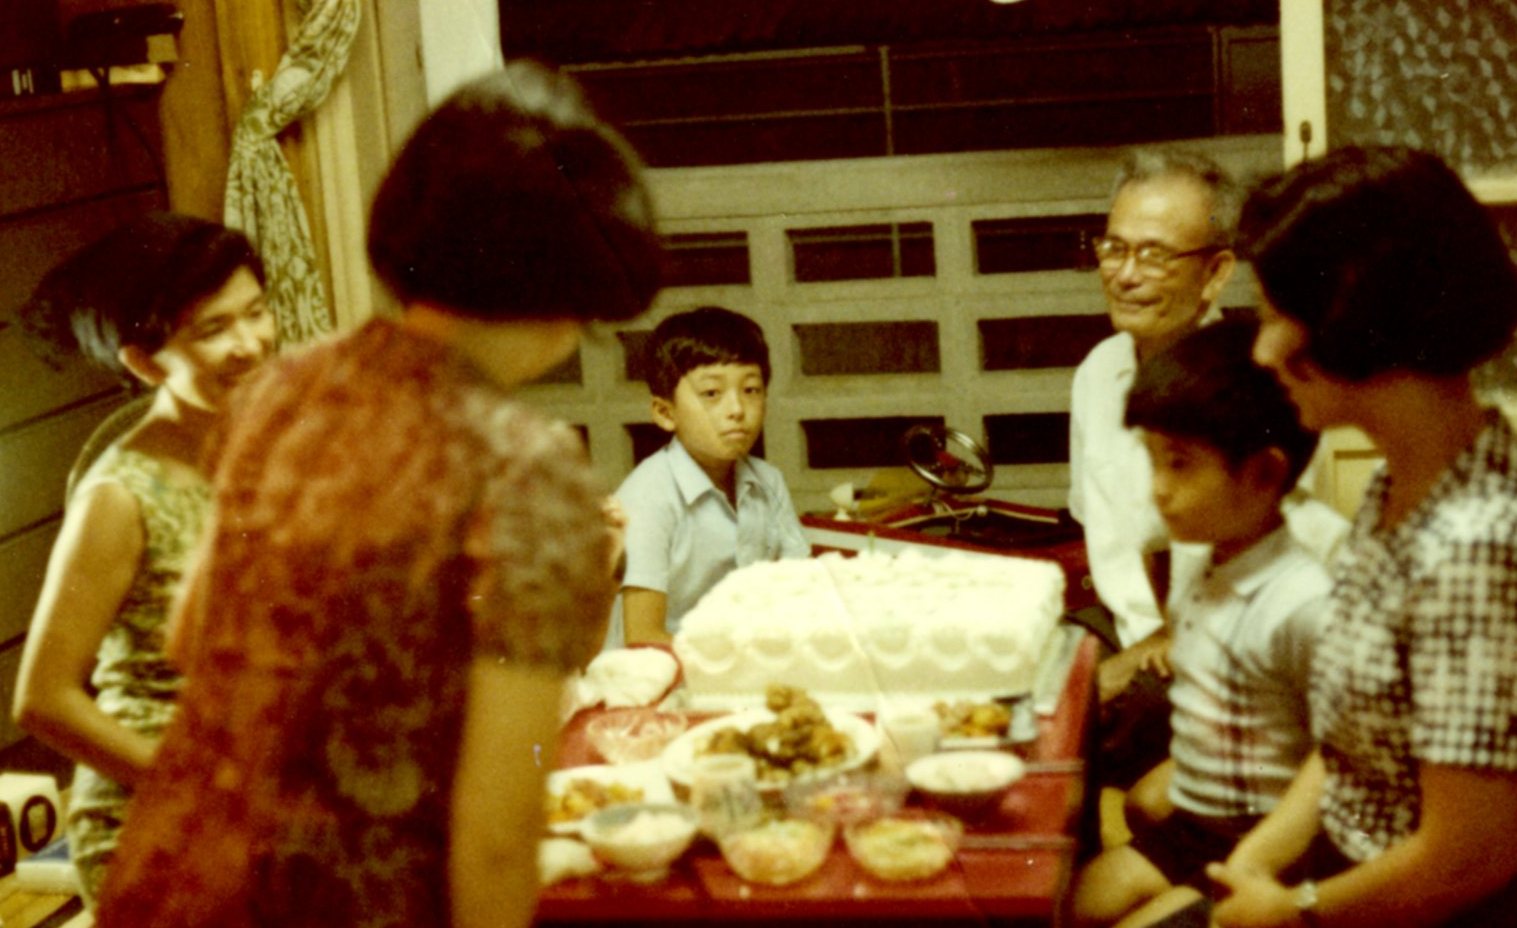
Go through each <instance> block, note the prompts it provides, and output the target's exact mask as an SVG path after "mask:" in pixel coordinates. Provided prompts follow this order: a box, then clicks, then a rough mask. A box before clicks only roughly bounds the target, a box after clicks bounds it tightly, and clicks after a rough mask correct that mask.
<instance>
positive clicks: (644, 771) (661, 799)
mask: <svg viewBox="0 0 1517 928" xmlns="http://www.w3.org/2000/svg"><path fill="white" fill-rule="evenodd" d="M576 780H588V781H590V782H592V783H597V784H601V785H603V786H606V787H608V788H610V787H620V791H618V792H617V794H616V797H615V798H616V799H617V800H619V801H614V802H607V803H605V804H603V805H597V806H595V807H592V808H587V809H585V810H584V812H583V814H581V815H578V816H575V817H573V818H570V819H566V820H564V821H560V822H549V823H548V831H549V832H550V833H552V834H556V835H577V834H579V833H580V831H581V829H582V827H583V825H584V820H585V819H586V818H587V817H589V816H590V815H591V814H593V813H594V812H595V811H597V809H600V808H606V807H608V806H611V805H619V804H622V803H626V802H642V803H670V802H674V801H675V798H674V790H673V789H672V788H671V787H670V786H669V778H668V777H666V776H664V770H663V767H662V765H660V764H659V762H658V761H656V760H653V761H643V762H641V763H636V764H618V765H615V766H612V765H610V764H590V765H587V766H583V767H565V768H564V769H562V770H555V771H553V772H552V773H550V774H548V779H547V784H546V789H545V791H544V792H545V796H544V799H545V801H547V802H548V803H550V804H551V803H552V802H553V800H554V797H562V796H563V795H564V794H565V792H566V791H568V790H569V789H570V788H571V787H572V785H573V784H574V782H575V781H576Z"/></svg>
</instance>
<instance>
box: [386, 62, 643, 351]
mask: <svg viewBox="0 0 1517 928" xmlns="http://www.w3.org/2000/svg"><path fill="white" fill-rule="evenodd" d="M641 170H642V169H641V165H640V163H639V161H638V158H637V155H636V154H635V153H634V152H633V151H632V149H631V147H629V146H628V145H627V143H626V142H625V141H624V140H623V139H622V138H621V136H620V135H618V134H617V133H616V132H615V131H614V130H613V129H611V128H610V127H609V126H607V125H606V124H605V123H603V122H601V121H600V120H599V119H598V118H597V117H596V116H595V114H594V113H593V112H592V111H591V109H590V107H589V105H588V104H587V103H586V102H585V100H584V97H583V96H582V94H581V92H580V89H579V87H578V85H577V84H576V83H575V82H574V81H573V79H571V78H570V77H568V76H566V75H563V74H560V73H557V72H555V71H553V70H550V69H549V68H547V67H545V66H543V65H540V64H536V63H533V62H529V61H517V62H512V63H510V64H508V65H506V67H505V68H504V69H503V70H500V71H497V72H495V73H492V74H490V75H487V76H485V77H483V78H479V79H477V80H475V81H472V82H471V83H469V84H466V85H464V86H463V87H462V88H461V89H459V90H458V91H456V92H455V93H454V94H453V95H452V96H450V97H449V98H448V99H447V100H446V101H444V102H443V104H442V105H441V106H440V107H438V108H437V109H436V110H435V111H434V112H433V113H432V114H431V115H430V116H428V117H427V118H426V119H425V120H424V121H423V122H422V124H421V125H420V126H419V127H418V128H417V129H416V131H415V133H413V134H412V136H411V138H410V139H409V140H408V141H407V142H406V144H405V147H404V148H403V149H401V152H400V155H399V156H398V157H397V158H396V159H395V163H394V165H392V166H391V168H390V171H389V173H388V174H387V175H386V176H385V179H384V181H383V183H381V185H380V188H379V192H378V194H377V195H376V196H375V199H374V207H373V211H372V213H371V215H370V218H369V260H370V261H371V262H372V263H373V265H374V270H375V271H376V272H377V273H378V275H379V277H380V279H381V280H383V281H384V283H385V285H386V286H388V287H389V288H390V290H391V291H392V292H393V293H394V294H395V296H396V297H398V298H399V299H400V300H401V301H402V302H403V303H426V304H428V305H431V306H434V307H436V308H438V309H442V310H445V311H448V312H453V313H457V314H459V315H463V316H470V317H474V318H479V319H510V318H561V317H573V318H579V319H584V320H587V321H588V320H596V319H601V320H622V319H629V318H631V317H633V316H635V315H637V314H638V313H640V312H642V311H643V310H644V309H646V308H647V306H648V303H649V301H650V300H651V299H652V298H653V294H654V293H655V292H656V291H657V289H658V276H659V275H658V268H659V253H660V250H659V242H658V238H657V236H656V235H655V234H654V231H653V215H652V210H651V208H650V205H649V202H648V194H647V191H646V190H645V188H644V187H643V184H642V180H641Z"/></svg>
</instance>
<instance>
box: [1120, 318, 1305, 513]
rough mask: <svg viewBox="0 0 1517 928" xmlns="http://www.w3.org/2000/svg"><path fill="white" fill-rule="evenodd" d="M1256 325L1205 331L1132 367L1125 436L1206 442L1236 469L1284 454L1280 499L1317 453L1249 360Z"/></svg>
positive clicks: (1268, 378) (1266, 376)
mask: <svg viewBox="0 0 1517 928" xmlns="http://www.w3.org/2000/svg"><path fill="white" fill-rule="evenodd" d="M1258 331H1259V323H1258V320H1257V319H1254V318H1251V317H1249V316H1231V317H1228V318H1225V319H1223V320H1221V321H1220V322H1215V323H1213V324H1211V325H1204V326H1202V327H1201V328H1199V329H1197V330H1196V331H1194V332H1191V333H1190V334H1189V335H1186V336H1185V337H1184V338H1182V339H1180V340H1179V341H1177V342H1175V343H1174V344H1173V345H1171V346H1170V347H1169V348H1167V349H1166V350H1164V351H1162V352H1160V353H1159V354H1157V355H1154V356H1153V357H1151V358H1149V359H1148V360H1146V361H1144V362H1143V363H1142V364H1141V365H1139V367H1138V374H1137V377H1136V378H1135V379H1134V380H1133V385H1132V390H1131V391H1130V392H1129V393H1128V395H1127V415H1126V417H1125V420H1124V421H1125V422H1126V424H1127V427H1128V428H1141V429H1148V430H1150V431H1154V432H1160V433H1163V434H1165V435H1174V436H1176V437H1180V438H1189V439H1193V440H1195V441H1201V442H1205V443H1206V444H1208V445H1210V446H1212V447H1213V448H1216V449H1217V450H1218V451H1220V452H1221V453H1222V456H1223V458H1224V459H1226V461H1227V463H1228V466H1229V467H1232V468H1237V467H1239V466H1241V465H1242V464H1243V463H1244V462H1245V461H1247V460H1248V459H1249V458H1250V457H1252V456H1253V455H1255V454H1257V453H1259V452H1260V451H1263V450H1265V449H1267V448H1279V449H1280V450H1281V451H1283V452H1284V453H1285V459H1286V463H1287V464H1288V471H1287V473H1286V479H1285V482H1284V483H1283V484H1282V485H1281V487H1280V492H1281V494H1282V495H1284V494H1285V493H1286V492H1287V491H1289V490H1290V489H1291V488H1292V487H1294V486H1295V485H1296V481H1297V480H1299V479H1300V477H1301V473H1302V472H1303V471H1304V470H1306V465H1307V464H1308V463H1309V462H1310V461H1311V458H1312V454H1313V452H1315V451H1316V449H1317V434H1316V433H1315V432H1312V431H1309V430H1308V429H1306V428H1303V427H1302V425H1301V420H1300V418H1299V416H1298V415H1297V413H1296V407H1295V406H1294V405H1293V404H1292V403H1291V401H1290V397H1289V396H1287V395H1286V393H1285V389H1284V388H1283V387H1281V386H1280V384H1279V382H1278V381H1276V380H1275V378H1274V375H1272V374H1270V373H1269V372H1268V371H1266V370H1264V369H1263V368H1261V367H1259V366H1258V365H1257V364H1255V363H1254V361H1253V358H1252V352H1253V346H1254V336H1255V335H1256V334H1257V333H1258Z"/></svg>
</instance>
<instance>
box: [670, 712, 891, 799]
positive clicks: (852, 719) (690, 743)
mask: <svg viewBox="0 0 1517 928" xmlns="http://www.w3.org/2000/svg"><path fill="white" fill-rule="evenodd" d="M824 714H825V715H826V717H827V721H829V722H831V723H832V727H833V728H835V729H837V730H838V731H839V732H841V733H842V734H844V735H846V736H847V737H848V739H849V740H850V741H852V743H853V747H852V750H851V752H850V753H849V754H848V755H847V756H846V758H845V759H844V760H843V761H842V762H841V763H837V764H832V765H829V766H827V767H823V768H819V769H817V770H816V771H815V772H813V773H809V774H803V775H801V776H799V777H794V778H791V779H789V780H760V782H759V784H758V789H759V791H760V792H762V793H771V794H778V793H781V792H783V791H784V789H785V787H786V786H788V785H789V784H790V783H791V782H794V780H796V779H806V778H808V777H812V776H830V775H831V774H834V773H841V772H844V771H848V770H854V769H857V768H859V767H861V766H863V765H864V764H867V763H868V762H869V761H870V760H872V759H873V758H874V756H875V755H876V754H877V753H878V752H879V749H880V735H879V732H878V731H877V730H876V729H875V727H874V726H873V725H872V724H870V723H869V722H868V721H866V720H865V719H863V718H861V717H860V716H857V715H854V714H852V713H850V712H839V711H835V710H827V711H826V712H825V713H824ZM774 718H775V713H773V712H771V711H769V710H768V709H747V710H744V711H741V712H733V713H730V714H728V715H722V716H718V717H716V718H714V719H709V720H707V721H705V722H702V723H701V724H699V725H696V726H693V727H692V728H691V729H690V730H689V731H687V732H685V733H684V734H683V735H680V736H679V737H678V738H676V739H674V741H672V742H670V744H669V746H668V747H667V748H665V749H664V753H663V757H662V764H663V772H664V774H665V776H667V777H668V779H669V781H670V782H671V783H673V784H675V785H676V786H678V787H681V788H684V789H688V788H689V786H690V780H691V774H692V772H693V764H694V761H695V757H696V755H697V754H699V753H700V752H702V751H703V750H704V749H705V748H706V746H707V745H708V744H709V743H710V742H711V739H712V738H713V737H714V736H715V735H716V733H717V732H719V731H721V730H722V729H724V728H736V729H738V730H739V731H748V730H750V729H752V728H753V726H755V725H758V724H760V723H763V722H771V721H773V720H774Z"/></svg>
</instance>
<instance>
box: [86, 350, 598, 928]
mask: <svg viewBox="0 0 1517 928" xmlns="http://www.w3.org/2000/svg"><path fill="white" fill-rule="evenodd" d="M248 386H249V387H250V389H247V390H245V391H243V392H242V393H241V394H240V395H239V398H238V402H237V406H236V408H233V409H230V410H229V415H228V416H227V417H226V421H227V422H228V423H229V425H228V427H227V434H226V435H225V436H224V437H223V439H222V441H221V442H220V445H221V453H220V454H219V456H218V460H217V468H216V470H215V473H216V478H215V485H216V512H215V514H214V515H213V517H212V518H213V523H212V525H211V526H210V527H209V528H208V529H207V532H208V538H207V541H208V546H207V549H206V550H207V559H206V561H205V562H204V563H203V564H202V570H201V572H200V573H198V574H197V576H196V578H195V585H194V593H195V595H194V596H193V597H192V601H191V602H190V603H189V605H188V606H187V608H186V612H185V614H184V620H185V629H184V630H185V633H186V637H185V638H184V639H183V640H182V641H180V642H178V644H179V645H180V646H179V647H178V648H177V650H176V652H175V653H176V654H179V655H182V658H183V661H184V666H185V669H186V675H187V677H188V682H187V684H186V687H185V691H184V694H183V696H182V698H181V702H180V712H179V715H178V717H177V718H176V719H175V721H174V723H173V725H171V726H170V728H169V730H168V732H167V733H166V735H165V738H164V741H163V744H162V747H161V749H160V753H159V757H158V761H157V763H156V764H155V767H154V770H153V773H152V775H151V776H150V777H149V778H148V780H147V782H145V783H144V784H142V786H141V788H140V790H139V793H138V796H137V799H136V804H135V805H134V806H133V808H132V818H131V825H130V826H129V827H128V828H127V831H126V833H125V835H123V842H122V844H121V845H120V847H119V848H118V852H117V857H116V861H115V863H114V865H113V867H112V870H111V873H110V876H109V879H108V880H107V882H106V886H105V888H104V891H103V895H102V901H101V905H100V908H99V910H98V913H97V924H98V925H99V926H100V928H110V926H112V925H154V926H177V925H218V926H221V925H281V926H295V925H323V926H332V925H344V926H388V925H394V926H402V925H404V926H411V928H424V926H433V925H436V926H442V925H446V924H448V921H449V910H448V881H447V869H446V864H447V860H446V856H447V846H448V810H449V793H450V783H451V782H452V779H453V776H454V772H455V765H456V759H457V754H458V747H459V741H460V734H461V726H462V721H463V706H464V697H465V687H466V680H467V671H468V668H469V665H470V663H471V662H472V661H473V659H474V658H475V657H477V656H487V657H491V658H494V659H497V660H500V661H506V662H515V663H520V664H525V665H532V666H545V667H552V668H557V669H560V670H565V671H567V670H568V669H570V668H573V667H576V666H580V665H582V664H583V663H584V662H585V661H588V659H589V658H590V657H591V656H593V654H594V653H595V651H596V650H597V649H598V648H599V646H600V641H601V637H602V635H603V634H604V623H605V618H606V616H607V614H608V612H609V607H610V601H611V596H612V593H613V589H612V581H611V578H610V575H609V574H610V571H609V569H608V567H607V564H608V557H609V551H608V548H607V545H608V543H609V542H608V538H607V533H606V531H605V523H604V520H603V518H602V516H601V514H600V502H601V500H602V499H603V494H604V491H603V489H602V488H601V487H600V486H599V484H598V482H597V481H596V480H594V479H593V477H592V475H591V473H590V471H589V468H588V466H587V464H586V462H585V460H584V453H583V447H582V445H581V444H580V442H579V440H578V438H577V436H575V435H574V433H573V432H572V431H571V430H569V429H567V428H564V427H562V426H554V425H549V424H547V423H546V422H544V421H543V420H542V419H540V418H539V417H538V416H536V415H534V414H532V413H530V412H529V411H527V410H525V409H523V408H522V407H521V406H519V405H517V404H516V403H514V402H512V401H511V400H510V399H508V398H507V397H506V396H505V395H504V394H503V393H502V392H501V391H500V390H499V389H498V388H497V387H495V386H494V385H493V384H491V383H490V382H489V381H487V380H486V379H485V378H484V377H483V376H482V375H481V374H480V373H478V372H477V371H476V370H475V369H474V368H473V367H471V366H470V365H469V364H468V363H467V362H465V361H463V360H462V359H460V358H458V357H457V356H455V355H453V354H452V353H450V352H449V351H448V350H447V349H446V348H444V347H443V346H441V345H440V344H437V343H434V342H432V341H429V340H426V339H424V338H422V337H419V336H417V335H414V334H412V333H410V332H408V331H407V330H405V329H404V328H402V327H400V326H397V325H396V324H394V323H392V322H388V321H384V320H375V321H373V322H370V323H369V324H367V325H366V326H365V327H363V328H362V329H360V330H359V331H357V332H356V333H354V334H353V335H351V336H349V337H347V338H345V339H341V340H337V341H332V342H327V343H325V344H322V345H319V346H316V347H314V348H311V349H308V350H307V351H305V352H303V353H300V354H297V355H295V356H293V357H287V358H282V359H279V360H277V361H275V362H272V363H270V364H268V365H266V366H265V368H264V369H263V370H262V371H260V374H259V375H258V377H257V379H256V381H255V382H253V383H251V384H249V385H248ZM500 711H501V712H511V711H513V707H511V706H501V707H500ZM500 788H501V789H507V790H509V789H511V788H512V784H509V783H502V784H501V785H500Z"/></svg>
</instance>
